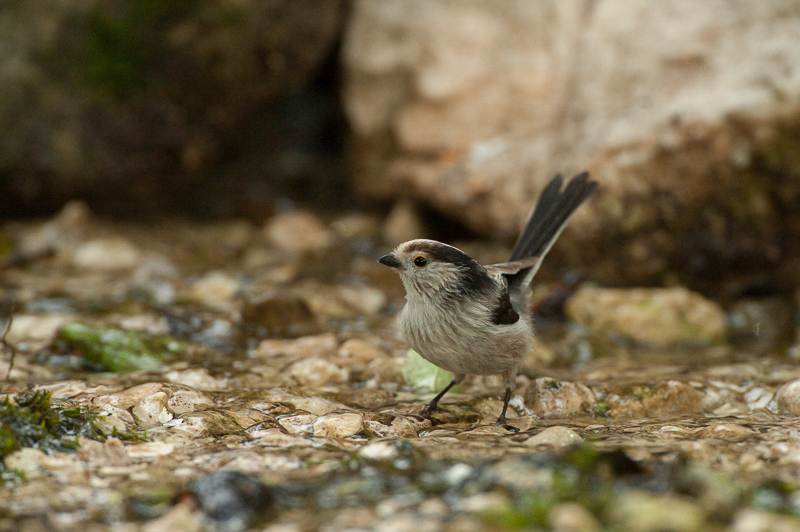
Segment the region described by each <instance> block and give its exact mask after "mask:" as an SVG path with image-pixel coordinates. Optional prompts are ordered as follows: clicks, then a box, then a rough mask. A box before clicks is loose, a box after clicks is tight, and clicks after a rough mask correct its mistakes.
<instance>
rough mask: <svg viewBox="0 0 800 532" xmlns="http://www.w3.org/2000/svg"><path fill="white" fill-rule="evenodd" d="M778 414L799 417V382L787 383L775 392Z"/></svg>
mask: <svg viewBox="0 0 800 532" xmlns="http://www.w3.org/2000/svg"><path fill="white" fill-rule="evenodd" d="M775 402H777V403H778V413H779V414H789V415H792V416H800V380H796V381H791V382H787V383H786V384H784V385H783V386H781V387H780V388H778V391H777V392H775Z"/></svg>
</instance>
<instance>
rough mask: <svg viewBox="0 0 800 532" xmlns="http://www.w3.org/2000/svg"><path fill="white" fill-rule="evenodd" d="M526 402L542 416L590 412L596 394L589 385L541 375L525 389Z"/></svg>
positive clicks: (536, 413)
mask: <svg viewBox="0 0 800 532" xmlns="http://www.w3.org/2000/svg"><path fill="white" fill-rule="evenodd" d="M523 396H524V399H525V404H526V405H527V406H528V407H529V408H530V409H531V410H532V411H533V413H534V414H535V415H537V416H540V417H560V416H569V415H573V414H578V413H583V412H588V411H590V410H591V409H592V407H593V406H594V404H595V395H594V392H592V390H590V389H589V388H588V387H587V386H585V385H583V384H579V383H575V382H559V381H556V380H555V379H552V378H550V377H541V378H538V379H536V380H534V381H533V382H531V383H530V384H529V385H528V386H527V387H526V388H525V389H524V390H523Z"/></svg>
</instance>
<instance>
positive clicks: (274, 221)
mask: <svg viewBox="0 0 800 532" xmlns="http://www.w3.org/2000/svg"><path fill="white" fill-rule="evenodd" d="M264 235H265V236H266V237H267V240H268V241H269V243H270V244H271V245H272V246H274V247H276V248H278V249H279V250H281V251H284V252H286V253H290V254H293V255H301V254H305V253H315V252H319V251H323V250H325V249H327V248H328V247H330V246H331V245H333V243H334V242H335V236H334V235H333V233H332V232H331V231H330V230H329V229H328V228H327V227H325V224H323V223H322V221H321V220H320V219H319V218H317V217H316V216H314V215H313V214H311V213H310V212H305V211H292V212H287V213H283V214H279V215H277V216H275V217H273V218H271V219H270V220H268V221H267V224H266V225H265V226H264Z"/></svg>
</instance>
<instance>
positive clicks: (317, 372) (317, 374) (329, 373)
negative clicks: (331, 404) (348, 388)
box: [287, 358, 349, 388]
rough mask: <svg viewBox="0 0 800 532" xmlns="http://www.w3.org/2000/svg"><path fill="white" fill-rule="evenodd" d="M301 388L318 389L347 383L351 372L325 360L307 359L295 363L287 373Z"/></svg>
mask: <svg viewBox="0 0 800 532" xmlns="http://www.w3.org/2000/svg"><path fill="white" fill-rule="evenodd" d="M287 373H288V375H289V376H290V377H292V378H293V379H294V380H295V381H297V383H298V384H299V385H301V386H309V387H312V388H317V387H320V386H324V385H325V384H329V383H339V382H347V380H348V378H349V372H348V371H347V369H345V368H340V367H339V366H337V365H336V364H334V363H333V362H329V361H327V360H325V359H323V358H307V359H305V360H301V361H299V362H295V363H294V364H292V366H291V367H290V368H289V369H288V371H287Z"/></svg>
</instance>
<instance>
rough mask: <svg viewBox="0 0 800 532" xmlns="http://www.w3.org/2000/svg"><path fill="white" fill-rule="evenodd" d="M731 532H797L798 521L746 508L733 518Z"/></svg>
mask: <svg viewBox="0 0 800 532" xmlns="http://www.w3.org/2000/svg"><path fill="white" fill-rule="evenodd" d="M730 530H731V532H797V530H798V525H797V520H796V518H794V517H790V516H788V515H780V514H777V513H773V512H768V511H766V510H760V509H756V508H745V509H744V510H741V511H740V512H739V513H737V514H736V516H734V518H733V524H732V525H731V528H730Z"/></svg>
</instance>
